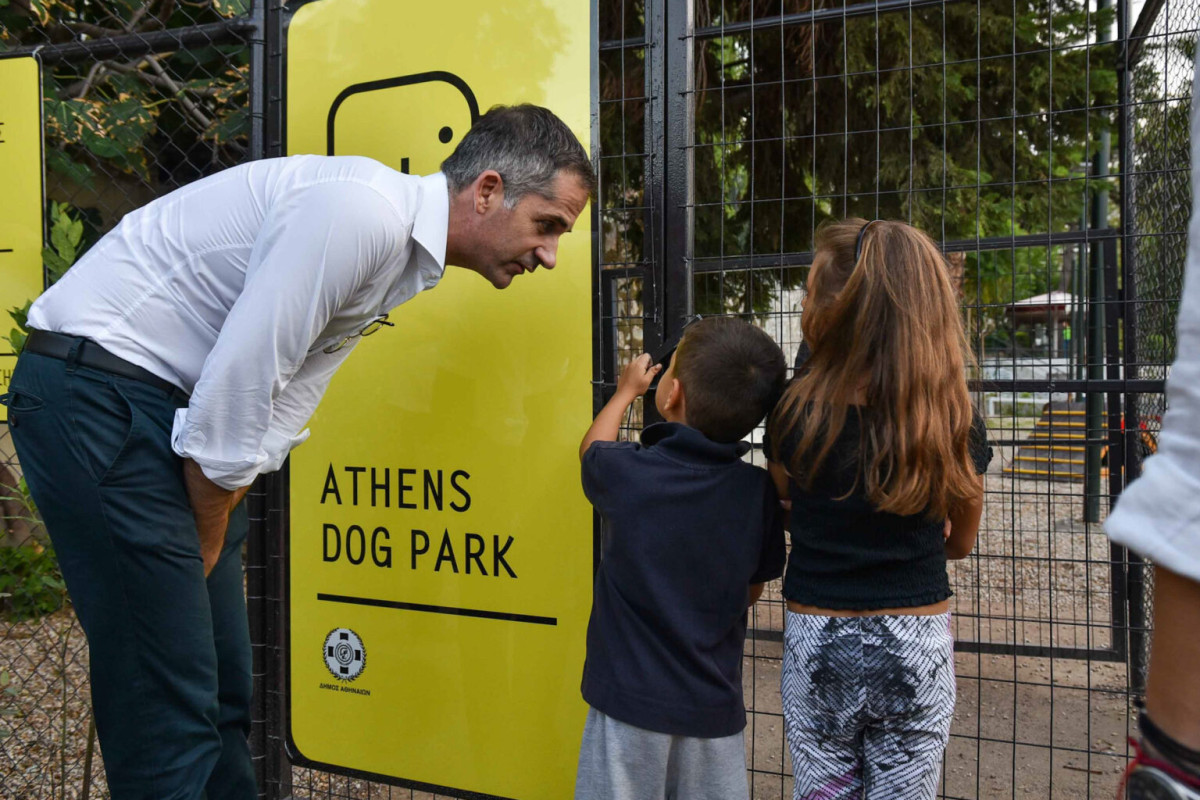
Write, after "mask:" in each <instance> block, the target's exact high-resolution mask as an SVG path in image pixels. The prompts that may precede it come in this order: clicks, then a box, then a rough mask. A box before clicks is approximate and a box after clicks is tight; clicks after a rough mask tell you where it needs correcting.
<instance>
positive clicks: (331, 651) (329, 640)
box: [324, 628, 367, 681]
mask: <svg viewBox="0 0 1200 800" xmlns="http://www.w3.org/2000/svg"><path fill="white" fill-rule="evenodd" d="M324 654H325V666H326V667H328V668H329V671H330V673H332V674H333V677H335V678H337V679H338V680H340V681H352V680H354V679H355V678H357V677H358V676H359V675H361V674H362V672H363V670H364V669H366V666H367V649H366V648H365V647H363V643H362V639H361V638H359V635H358V634H357V633H355V632H354V631H352V630H350V629H349V628H334V629H333V630H332V631H330V632H329V635H328V636H326V637H325V648H324Z"/></svg>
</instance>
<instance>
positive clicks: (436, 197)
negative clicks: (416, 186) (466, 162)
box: [412, 172, 450, 271]
mask: <svg viewBox="0 0 1200 800" xmlns="http://www.w3.org/2000/svg"><path fill="white" fill-rule="evenodd" d="M420 180H421V204H420V206H418V207H417V215H416V218H415V219H414V220H413V228H412V237H413V238H414V239H416V240H417V243H418V244H420V245H421V248H422V249H423V250H425V252H426V253H428V254H429V256H430V258H432V259H433V260H434V261H435V262H437V266H438V269H439V270H442V271H444V270H445V269H446V231H447V229H448V228H449V226H450V190H449V187H448V186H447V184H446V176H445V175H443V174H442V173H440V172H435V173H433V174H432V175H426V176H424V177H423V178H421V179H420Z"/></svg>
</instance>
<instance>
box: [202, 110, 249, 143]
mask: <svg viewBox="0 0 1200 800" xmlns="http://www.w3.org/2000/svg"><path fill="white" fill-rule="evenodd" d="M249 124H250V112H249V111H247V110H246V109H245V108H239V109H237V110H235V111H234V112H233V113H232V114H229V115H228V116H225V117H222V118H218V119H216V120H214V121H213V124H212V125H210V126H209V128H208V130H207V131H205V133H204V135H205V138H211V139H212V140H213V141H214V142H216V143H217V144H225V143H227V142H230V141H232V140H233V139H236V138H237V137H239V136H244V135H245V134H246V133H247V131H248V129H249Z"/></svg>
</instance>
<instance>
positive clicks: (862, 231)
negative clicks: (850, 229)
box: [854, 219, 883, 264]
mask: <svg viewBox="0 0 1200 800" xmlns="http://www.w3.org/2000/svg"><path fill="white" fill-rule="evenodd" d="M876 222H883V220H880V219H873V220H871V221H870V222H868V223H867V224H866V225H863V226H862V227H861V228H859V229H858V238H857V239H856V240H855V241H854V263H855V264H857V263H858V260H859V259H860V258H862V243H863V236H865V235H866V233H867V228H869V227H871V226H872V225H874V224H875V223H876Z"/></svg>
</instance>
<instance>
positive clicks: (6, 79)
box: [0, 57, 42, 422]
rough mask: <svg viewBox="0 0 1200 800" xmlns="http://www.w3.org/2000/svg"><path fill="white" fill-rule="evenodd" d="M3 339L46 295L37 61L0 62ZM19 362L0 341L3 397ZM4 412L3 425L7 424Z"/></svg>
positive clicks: (0, 324)
mask: <svg viewBox="0 0 1200 800" xmlns="http://www.w3.org/2000/svg"><path fill="white" fill-rule="evenodd" d="M0 185H2V186H3V187H4V188H3V190H2V191H0V336H7V334H8V332H9V330H11V329H12V328H14V327H16V323H14V322H13V321H12V318H11V317H9V315H8V311H9V309H11V308H14V307H15V308H21V307H23V306H24V305H25V302H26V301H28V300H33V299H34V298H36V297H37V296H38V295H39V294H41V293H42V78H41V73H40V71H39V69H38V62H37V59H34V58H29V57H24V58H0ZM15 363H16V357H15V356H14V354H13V351H12V348H10V347H9V346H8V342H7V340H6V339H4V338H0V394H3V393H4V392H6V391H8V382H9V379H10V378H11V377H12V370H13V365H14V364H15ZM7 419H8V417H7V413H6V410H5V408H4V406H0V422H5V421H7Z"/></svg>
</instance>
